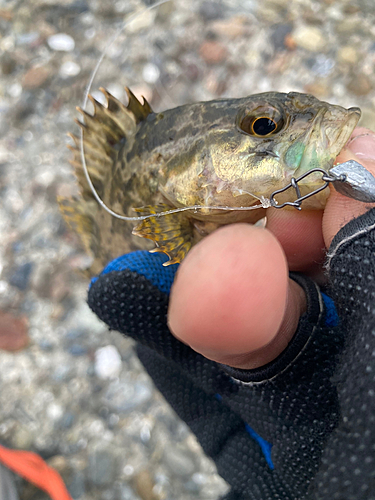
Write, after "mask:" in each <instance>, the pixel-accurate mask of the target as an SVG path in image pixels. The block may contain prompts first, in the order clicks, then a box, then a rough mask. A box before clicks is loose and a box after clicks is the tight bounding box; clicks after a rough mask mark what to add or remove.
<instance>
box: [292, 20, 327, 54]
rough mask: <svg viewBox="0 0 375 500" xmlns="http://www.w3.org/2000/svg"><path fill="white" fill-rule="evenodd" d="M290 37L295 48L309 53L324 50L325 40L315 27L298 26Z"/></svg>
mask: <svg viewBox="0 0 375 500" xmlns="http://www.w3.org/2000/svg"><path fill="white" fill-rule="evenodd" d="M292 37H293V40H294V41H295V43H296V45H297V47H301V48H302V49H305V50H309V51H310V52H319V51H321V50H323V49H324V48H326V43H327V42H326V38H325V37H324V35H323V33H322V31H321V30H320V29H319V28H317V27H316V26H299V27H297V28H296V29H295V30H294V31H293V33H292Z"/></svg>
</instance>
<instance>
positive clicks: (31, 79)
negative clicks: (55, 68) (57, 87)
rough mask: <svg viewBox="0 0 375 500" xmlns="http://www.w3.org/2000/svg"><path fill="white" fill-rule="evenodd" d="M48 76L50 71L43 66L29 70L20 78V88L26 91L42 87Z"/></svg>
mask: <svg viewBox="0 0 375 500" xmlns="http://www.w3.org/2000/svg"><path fill="white" fill-rule="evenodd" d="M50 76H51V71H50V69H48V68H46V67H45V66H40V67H37V68H30V69H29V70H28V71H27V72H26V73H25V74H24V76H23V78H22V87H23V88H24V89H28V90H29V89H37V88H39V87H43V85H44V84H45V83H46V82H47V81H48V79H49V78H50Z"/></svg>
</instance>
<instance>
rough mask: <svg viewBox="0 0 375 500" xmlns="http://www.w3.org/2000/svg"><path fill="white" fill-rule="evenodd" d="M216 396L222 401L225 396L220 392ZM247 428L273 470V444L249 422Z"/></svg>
mask: <svg viewBox="0 0 375 500" xmlns="http://www.w3.org/2000/svg"><path fill="white" fill-rule="evenodd" d="M215 398H216V399H217V400H218V401H222V400H223V398H222V396H220V394H215ZM245 429H246V432H247V433H248V434H250V436H251V437H252V438H253V439H255V441H256V442H257V443H258V444H259V446H260V448H261V450H262V452H263V455H264V458H265V459H266V462H267V464H268V467H269V468H270V469H271V470H273V469H274V468H275V466H274V465H273V462H272V458H271V449H272V444H271V443H269V442H268V441H266V440H265V439H263V438H262V437H261V436H259V434H257V433H256V432H255V431H254V429H252V428H251V427H250V425H249V424H245Z"/></svg>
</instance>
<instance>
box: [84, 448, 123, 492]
mask: <svg viewBox="0 0 375 500" xmlns="http://www.w3.org/2000/svg"><path fill="white" fill-rule="evenodd" d="M116 465H117V464H116V457H115V455H114V454H113V453H111V452H110V451H109V450H106V449H101V450H95V451H94V452H92V453H91V454H90V455H89V460H88V479H89V481H90V482H91V484H92V485H94V486H99V487H103V486H108V485H110V484H111V483H112V481H113V480H114V477H115V475H116Z"/></svg>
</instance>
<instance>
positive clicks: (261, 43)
mask: <svg viewBox="0 0 375 500" xmlns="http://www.w3.org/2000/svg"><path fill="white" fill-rule="evenodd" d="M151 3H152V2H151V1H150V0H148V1H147V0H146V1H145V2H144V3H142V2H140V1H139V2H138V1H136V0H131V1H130V0H117V1H112V0H111V1H109V0H107V1H106V2H100V1H99V0H93V1H89V0H75V1H74V0H73V1H72V0H59V1H57V0H27V1H25V0H0V74H1V79H0V192H1V198H0V238H1V242H2V243H1V247H0V273H1V274H0V347H2V348H4V349H5V348H6V349H7V350H2V351H1V350H0V363H1V370H0V443H1V444H4V445H6V446H9V447H12V448H19V449H28V450H33V451H36V452H38V453H39V454H41V455H42V456H43V457H44V458H45V459H47V460H48V462H49V463H51V464H52V465H54V466H55V467H56V468H57V469H58V470H60V471H61V472H62V474H63V477H64V479H65V481H66V483H67V485H68V488H69V490H70V492H71V495H72V496H73V498H74V499H80V500H86V499H90V500H139V499H143V500H162V499H165V500H173V499H179V500H185V499H191V498H199V499H203V500H211V499H212V500H213V499H217V498H219V497H220V495H221V494H223V493H224V492H225V491H226V489H227V486H226V484H225V483H224V481H223V480H222V479H221V478H219V477H218V476H217V474H216V472H215V467H214V465H213V464H212V462H211V461H210V460H208V459H207V458H206V457H204V456H203V454H202V452H201V449H200V447H199V445H198V444H197V442H196V440H195V438H194V437H193V436H192V435H191V434H190V432H189V430H188V428H187V427H186V426H185V425H184V424H183V423H182V422H181V421H179V419H178V418H177V417H176V416H175V415H174V413H173V412H172V410H171V409H170V408H169V407H168V405H167V404H166V403H165V402H164V400H163V398H162V397H161V396H160V394H159V393H158V392H157V391H156V390H155V388H154V387H153V385H152V382H151V381H150V379H149V378H148V376H147V375H146V374H145V373H144V371H143V369H142V367H141V365H140V363H139V362H138V361H137V358H136V357H135V356H134V354H133V347H132V343H131V342H130V341H129V340H127V339H125V338H123V337H121V336H120V335H119V334H116V333H114V332H112V333H109V332H108V331H107V329H106V328H105V327H104V325H103V324H102V323H100V322H99V321H98V320H97V319H96V318H95V317H94V315H93V314H92V313H91V312H90V310H89V309H88V306H87V305H86V303H85V297H86V290H87V280H86V279H84V278H81V277H80V275H79V274H78V273H77V270H78V271H79V270H80V269H83V268H84V267H85V266H86V265H87V258H86V256H85V255H84V254H83V253H82V252H81V251H80V249H79V247H78V244H77V240H76V239H75V238H74V236H73V235H71V234H70V233H69V232H68V231H67V230H66V228H65V226H64V224H63V222H62V220H61V217H60V215H59V212H58V210H57V205H56V201H55V198H56V195H57V194H58V193H61V194H62V193H64V194H67V193H70V192H73V191H74V179H73V176H72V172H71V167H70V166H69V163H68V160H69V157H70V153H69V151H68V150H67V149H66V144H67V143H69V139H68V138H67V137H66V133H67V132H69V131H72V132H77V128H78V127H77V126H76V125H75V124H74V118H75V117H76V116H77V113H76V111H75V106H77V105H80V104H81V103H82V100H83V95H84V91H85V87H86V85H87V83H88V81H89V79H90V74H91V73H92V71H93V69H94V67H95V64H96V62H97V60H98V58H99V57H100V55H101V54H102V52H103V50H104V49H105V47H106V45H107V44H108V42H109V40H110V39H111V37H112V36H113V34H114V33H115V32H116V30H118V29H119V27H120V26H121V25H122V23H123V22H124V19H126V18H128V17H129V16H130V15H132V14H133V13H134V12H137V11H140V10H142V9H144V8H145V7H146V6H148V5H150V4H151ZM374 14H375V6H374V4H373V0H357V1H355V0H341V1H340V0H337V1H335V0H325V1H323V0H319V1H318V0H317V1H313V0H264V1H262V0H222V1H215V2H214V1H209V0H206V1H197V0H183V1H182V0H175V1H173V2H169V3H167V4H165V5H162V6H161V7H159V8H157V9H154V10H150V11H148V12H146V13H144V14H142V15H141V16H140V17H138V18H137V19H136V20H135V21H134V22H133V23H132V24H130V25H129V26H128V28H127V29H126V30H125V31H124V32H123V33H122V34H121V35H120V36H119V37H118V39H117V40H116V41H115V42H114V43H113V44H112V45H111V46H110V47H109V49H108V50H107V55H106V57H105V59H104V61H103V63H102V65H101V67H100V69H99V71H98V74H97V76H96V78H95V80H94V83H93V94H94V95H95V96H96V97H98V98H99V97H100V93H97V89H98V88H99V87H100V86H104V87H107V88H108V89H109V90H110V91H111V92H112V93H113V94H114V95H115V96H116V97H118V98H122V99H125V96H124V91H123V85H128V86H130V87H131V88H132V90H133V91H134V92H135V93H136V95H139V94H143V95H145V96H146V97H147V99H148V100H149V102H150V103H151V105H152V107H153V108H154V109H155V110H156V111H159V110H162V109H166V108H169V107H173V106H176V105H179V104H184V103H188V102H194V101H197V100H209V99H213V98H217V97H226V96H231V97H240V96H244V95H247V94H251V93H256V92H261V91H267V90H279V91H289V90H296V91H304V92H310V93H313V94H315V95H316V96H317V97H319V98H322V99H325V100H328V101H330V102H332V103H338V104H342V105H343V106H347V107H348V106H360V107H361V108H362V109H363V111H364V115H363V119H362V124H363V125H365V126H368V127H370V128H372V129H373V130H375V76H374V75H375V23H374V21H375V15H374ZM9 332H11V334H12V335H11V337H10V336H9ZM9 339H10V340H9ZM9 349H19V350H17V351H15V352H9ZM16 484H17V488H18V491H19V496H20V499H21V500H42V499H44V498H46V497H45V496H43V494H42V493H40V492H39V491H37V490H36V489H34V488H32V487H30V486H29V485H26V483H25V482H23V481H21V480H19V479H18V478H17V479H16Z"/></svg>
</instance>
